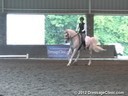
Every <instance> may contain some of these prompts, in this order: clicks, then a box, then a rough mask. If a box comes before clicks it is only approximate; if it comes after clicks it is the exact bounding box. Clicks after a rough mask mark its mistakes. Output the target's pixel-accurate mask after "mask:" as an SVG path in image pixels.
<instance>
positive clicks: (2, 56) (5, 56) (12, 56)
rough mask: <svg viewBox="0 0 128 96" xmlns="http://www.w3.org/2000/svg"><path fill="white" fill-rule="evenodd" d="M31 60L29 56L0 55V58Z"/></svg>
mask: <svg viewBox="0 0 128 96" xmlns="http://www.w3.org/2000/svg"><path fill="white" fill-rule="evenodd" d="M9 57H10V58H26V59H28V58H29V54H26V55H0V58H9Z"/></svg>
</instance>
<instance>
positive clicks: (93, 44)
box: [90, 37, 106, 52]
mask: <svg viewBox="0 0 128 96" xmlns="http://www.w3.org/2000/svg"><path fill="white" fill-rule="evenodd" d="M91 39H92V40H91V46H90V47H91V49H92V50H94V51H95V52H100V51H106V49H104V48H102V47H101V46H98V45H97V43H98V40H97V39H96V38H95V37H92V38H91Z"/></svg>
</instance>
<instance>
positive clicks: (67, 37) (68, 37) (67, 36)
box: [65, 32, 79, 40]
mask: <svg viewBox="0 0 128 96" xmlns="http://www.w3.org/2000/svg"><path fill="white" fill-rule="evenodd" d="M78 34H79V33H77V34H75V35H74V36H72V37H71V36H69V33H68V32H66V35H65V36H66V38H65V39H68V40H69V39H72V38H74V37H76V36H77V35H78Z"/></svg>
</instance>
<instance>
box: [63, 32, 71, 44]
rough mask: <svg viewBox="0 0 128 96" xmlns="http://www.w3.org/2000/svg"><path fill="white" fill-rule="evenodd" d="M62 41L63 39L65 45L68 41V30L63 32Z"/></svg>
mask: <svg viewBox="0 0 128 96" xmlns="http://www.w3.org/2000/svg"><path fill="white" fill-rule="evenodd" d="M64 39H65V43H67V42H68V41H69V39H70V33H69V31H68V30H65V32H64Z"/></svg>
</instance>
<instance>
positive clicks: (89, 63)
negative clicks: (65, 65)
mask: <svg viewBox="0 0 128 96" xmlns="http://www.w3.org/2000/svg"><path fill="white" fill-rule="evenodd" d="M89 55H90V56H89V61H88V65H91V63H92V50H90V52H89Z"/></svg>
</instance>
